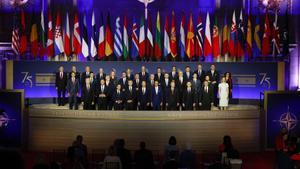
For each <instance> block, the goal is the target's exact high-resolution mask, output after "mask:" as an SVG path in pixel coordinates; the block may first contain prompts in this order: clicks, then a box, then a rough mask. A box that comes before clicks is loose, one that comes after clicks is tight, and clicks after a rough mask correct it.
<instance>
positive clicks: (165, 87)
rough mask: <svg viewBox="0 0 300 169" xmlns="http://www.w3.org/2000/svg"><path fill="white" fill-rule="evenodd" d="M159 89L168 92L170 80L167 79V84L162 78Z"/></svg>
mask: <svg viewBox="0 0 300 169" xmlns="http://www.w3.org/2000/svg"><path fill="white" fill-rule="evenodd" d="M161 87H162V89H163V90H164V91H166V90H168V88H170V87H171V80H170V79H169V80H168V84H167V83H166V79H165V78H163V79H162V81H161Z"/></svg>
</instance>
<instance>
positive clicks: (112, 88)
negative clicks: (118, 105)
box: [105, 75, 116, 110]
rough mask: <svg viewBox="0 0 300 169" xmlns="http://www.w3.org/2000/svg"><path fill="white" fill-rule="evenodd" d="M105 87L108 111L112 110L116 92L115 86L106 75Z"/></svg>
mask: <svg viewBox="0 0 300 169" xmlns="http://www.w3.org/2000/svg"><path fill="white" fill-rule="evenodd" d="M105 87H106V89H107V95H106V97H107V103H108V110H112V108H113V106H114V100H113V97H114V92H115V90H116V86H115V84H114V83H112V82H111V79H110V76H109V75H106V76H105Z"/></svg>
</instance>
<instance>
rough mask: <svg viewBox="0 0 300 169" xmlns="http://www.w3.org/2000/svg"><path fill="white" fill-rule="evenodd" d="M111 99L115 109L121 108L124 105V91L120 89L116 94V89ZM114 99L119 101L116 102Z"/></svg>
mask: <svg viewBox="0 0 300 169" xmlns="http://www.w3.org/2000/svg"><path fill="white" fill-rule="evenodd" d="M113 101H114V107H115V109H117V110H122V109H123V106H124V101H125V97H124V93H123V92H122V91H121V92H120V94H118V92H117V90H116V91H115V92H114V95H113ZM116 101H121V103H116Z"/></svg>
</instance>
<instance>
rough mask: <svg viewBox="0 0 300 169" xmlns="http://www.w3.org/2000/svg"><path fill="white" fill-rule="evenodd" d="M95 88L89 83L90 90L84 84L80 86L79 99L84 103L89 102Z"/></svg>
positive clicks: (92, 99)
mask: <svg viewBox="0 0 300 169" xmlns="http://www.w3.org/2000/svg"><path fill="white" fill-rule="evenodd" d="M94 97H95V89H94V86H92V85H90V90H88V89H87V87H86V85H85V86H83V88H82V93H81V99H82V101H83V102H84V103H85V104H86V103H88V104H91V103H92V102H93V101H94Z"/></svg>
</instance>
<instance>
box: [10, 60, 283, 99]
mask: <svg viewBox="0 0 300 169" xmlns="http://www.w3.org/2000/svg"><path fill="white" fill-rule="evenodd" d="M60 65H62V66H64V67H65V70H66V71H70V70H71V67H72V65H75V66H76V67H77V69H78V71H79V72H82V71H84V68H85V66H87V65H89V66H91V69H92V71H94V72H95V73H97V72H98V70H99V68H100V67H101V68H103V69H104V71H105V72H106V73H108V72H109V71H110V70H111V69H112V68H114V69H116V70H117V75H118V76H120V74H121V72H122V71H124V70H126V69H127V68H131V69H132V70H133V73H138V72H139V71H140V67H141V66H142V65H145V66H146V68H147V69H148V71H149V72H150V73H155V71H156V68H157V67H158V66H159V67H161V68H162V69H163V71H165V72H170V71H171V67H172V66H173V65H175V66H177V67H178V69H181V70H184V67H185V66H187V65H189V66H190V67H191V69H192V70H193V71H194V70H195V69H196V68H197V62H147V63H145V62H42V61H41V62H38V61H14V66H13V69H14V70H13V87H14V89H24V90H25V97H27V98H41V97H56V91H55V88H54V82H55V77H54V73H55V72H56V71H57V70H58V67H59V66H60ZM203 67H204V69H205V70H209V67H210V64H209V63H203ZM216 67H217V70H218V71H220V74H222V75H223V74H224V73H225V72H226V71H229V72H231V73H232V76H233V97H234V98H238V99H259V96H260V92H263V91H265V90H277V63H275V62H274V63H272V62H268V63H263V62H261V63H216Z"/></svg>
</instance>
